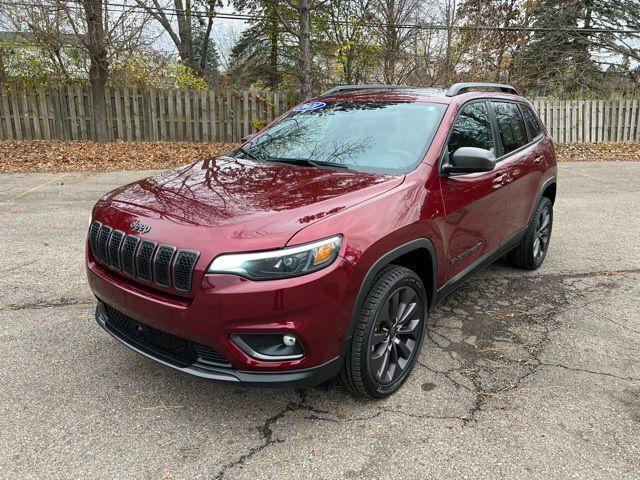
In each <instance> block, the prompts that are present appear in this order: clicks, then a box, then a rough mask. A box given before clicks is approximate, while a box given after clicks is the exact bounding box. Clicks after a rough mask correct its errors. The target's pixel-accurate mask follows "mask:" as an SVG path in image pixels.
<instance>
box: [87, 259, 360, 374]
mask: <svg viewBox="0 0 640 480" xmlns="http://www.w3.org/2000/svg"><path fill="white" fill-rule="evenodd" d="M87 277H88V280H89V285H90V287H91V290H92V291H93V293H94V294H95V295H96V297H97V298H98V299H99V300H100V301H101V302H104V303H105V304H106V305H108V306H109V307H111V308H113V309H115V310H116V311H117V312H120V313H122V314H124V315H125V316H127V317H130V318H131V319H133V320H134V321H136V322H139V323H141V324H142V325H143V327H150V328H152V329H156V330H158V331H160V332H164V333H166V334H169V335H173V336H175V337H178V338H180V339H184V340H185V341H189V342H194V343H196V344H198V345H202V346H205V347H210V348H212V349H214V350H215V351H217V352H218V353H219V354H220V355H221V356H223V357H224V358H225V359H226V360H227V368H222V367H221V368H211V367H210V366H208V367H207V368H206V369H203V368H201V367H200V366H199V365H197V364H193V365H185V364H184V362H182V363H180V362H175V361H172V360H171V359H170V358H166V357H164V356H163V355H161V354H158V352H154V351H150V350H149V349H148V348H146V347H145V346H144V345H141V344H139V343H136V341H135V338H127V337H126V336H123V335H121V334H119V333H121V332H117V331H116V330H114V329H113V328H109V322H108V315H106V313H105V312H104V307H102V306H101V305H100V304H99V305H98V309H97V311H96V319H97V320H98V323H99V324H100V325H101V326H103V328H105V330H107V331H108V332H109V333H110V334H111V335H112V336H114V337H115V338H117V339H118V340H119V341H120V342H122V343H124V344H125V345H127V346H129V347H130V348H132V349H134V350H136V351H138V352H139V353H142V354H143V355H145V356H147V357H150V358H153V359H154V360H156V361H158V362H160V363H163V364H165V365H168V366H171V367H173V368H176V369H178V370H181V371H183V372H185V373H189V374H192V375H196V376H199V377H204V378H210V379H213V380H224V381H232V382H242V383H247V384H276V385H277V384H283V385H284V384H286V385H292V386H305V385H312V384H314V383H316V384H317V383H321V382H322V381H324V380H326V379H328V378H330V377H331V376H333V375H335V374H336V373H337V372H338V370H339V365H340V361H339V357H340V355H341V353H342V351H343V345H344V340H345V334H346V331H347V325H348V322H349V318H350V315H351V310H352V308H353V304H354V302H355V297H356V295H357V289H358V286H359V285H360V282H361V280H362V279H361V274H360V273H359V270H358V269H356V268H355V267H354V266H353V265H352V264H351V263H350V262H348V261H346V260H345V259H343V258H341V257H338V259H337V260H336V262H334V264H333V265H331V266H329V267H327V268H326V269H323V270H320V271H318V272H314V273H311V274H309V275H304V276H301V277H296V278H291V279H286V280H276V281H264V282H254V281H249V280H246V279H244V278H241V277H237V276H234V275H220V274H215V275H203V276H201V277H199V278H198V281H197V283H195V284H194V286H193V288H192V291H191V296H190V297H184V296H176V295H171V294H169V293H166V292H164V291H162V290H158V289H153V288H149V287H148V286H146V285H142V284H140V283H139V282H138V283H136V282H134V281H132V280H131V279H129V278H127V277H126V276H124V275H122V274H120V273H119V272H115V271H113V270H111V269H109V268H106V267H104V266H102V265H100V264H98V263H96V262H95V260H94V259H93V258H92V256H91V254H90V252H87ZM249 333H260V334H289V333H290V334H294V335H295V336H296V337H297V338H298V339H299V340H300V341H301V343H302V345H303V347H304V356H303V357H302V358H296V359H291V360H285V359H283V360H261V359H259V358H254V357H252V356H250V355H248V354H247V353H245V352H244V351H243V350H242V349H241V348H239V347H238V345H236V344H235V343H234V342H233V341H232V338H231V337H232V335H233V334H249Z"/></svg>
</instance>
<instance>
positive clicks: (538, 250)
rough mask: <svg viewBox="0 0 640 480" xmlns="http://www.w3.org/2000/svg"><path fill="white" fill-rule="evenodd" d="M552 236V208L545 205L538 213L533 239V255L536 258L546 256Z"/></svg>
mask: <svg viewBox="0 0 640 480" xmlns="http://www.w3.org/2000/svg"><path fill="white" fill-rule="evenodd" d="M550 238H551V209H550V208H549V207H545V208H543V209H542V211H541V212H540V215H538V219H537V222H536V232H535V237H534V240H533V256H534V258H535V259H536V260H538V259H540V258H541V257H543V256H544V254H545V253H546V251H547V247H548V246H549V239H550Z"/></svg>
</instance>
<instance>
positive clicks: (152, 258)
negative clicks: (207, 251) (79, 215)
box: [89, 221, 200, 292]
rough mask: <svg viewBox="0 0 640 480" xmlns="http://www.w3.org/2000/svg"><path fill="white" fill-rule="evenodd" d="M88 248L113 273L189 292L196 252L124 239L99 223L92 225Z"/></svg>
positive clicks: (125, 237)
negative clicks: (111, 269)
mask: <svg viewBox="0 0 640 480" xmlns="http://www.w3.org/2000/svg"><path fill="white" fill-rule="evenodd" d="M89 246H90V249H91V253H92V254H93V257H94V258H95V259H96V260H98V261H100V263H102V264H104V265H106V266H109V267H111V268H113V269H115V270H118V271H122V272H124V273H126V274H127V275H129V276H132V277H137V278H140V279H142V280H145V281H147V282H155V283H156V284H157V285H160V286H162V287H167V288H170V287H171V286H173V287H174V288H176V289H177V290H181V291H183V292H189V291H191V287H192V285H193V273H194V269H195V266H196V262H197V260H198V257H199V256H200V253H199V252H196V251H193V250H177V251H176V247H174V246H173V245H160V246H158V243H157V242H154V241H153V240H142V239H140V238H139V237H137V236H136V235H126V236H125V234H124V232H122V231H120V230H113V228H111V227H110V226H108V225H103V224H102V223H100V222H98V221H94V222H92V224H91V228H90V229H89Z"/></svg>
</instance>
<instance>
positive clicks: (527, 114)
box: [520, 105, 542, 138]
mask: <svg viewBox="0 0 640 480" xmlns="http://www.w3.org/2000/svg"><path fill="white" fill-rule="evenodd" d="M520 108H521V109H522V113H524V121H525V123H526V124H527V128H528V129H529V132H530V133H531V138H536V137H537V136H538V135H540V134H541V133H542V126H540V122H539V121H538V117H536V115H535V113H533V111H532V110H531V108H530V107H529V106H528V105H520Z"/></svg>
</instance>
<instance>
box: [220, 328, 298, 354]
mask: <svg viewBox="0 0 640 480" xmlns="http://www.w3.org/2000/svg"><path fill="white" fill-rule="evenodd" d="M231 340H233V343H235V344H236V345H237V346H238V347H240V349H241V350H242V351H243V352H245V353H246V354H247V355H249V356H250V357H253V358H257V359H258V360H294V359H296V358H301V357H303V356H304V348H303V346H302V342H300V341H299V340H298V338H297V337H296V336H295V335H293V334H290V333H284V334H283V333H242V334H238V333H232V334H231Z"/></svg>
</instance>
